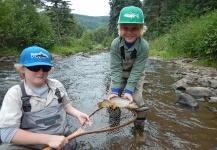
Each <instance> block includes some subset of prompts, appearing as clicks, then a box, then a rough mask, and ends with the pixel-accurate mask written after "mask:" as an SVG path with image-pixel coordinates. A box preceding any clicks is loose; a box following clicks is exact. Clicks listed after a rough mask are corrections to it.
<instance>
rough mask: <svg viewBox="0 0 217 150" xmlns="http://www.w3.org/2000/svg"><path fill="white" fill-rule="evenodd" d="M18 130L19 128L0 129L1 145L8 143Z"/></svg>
mask: <svg viewBox="0 0 217 150" xmlns="http://www.w3.org/2000/svg"><path fill="white" fill-rule="evenodd" d="M18 129H19V128H14V127H10V128H1V129H0V135H1V141H2V142H3V143H10V142H11V140H12V138H13V137H14V135H15V133H16V132H17V130H18Z"/></svg>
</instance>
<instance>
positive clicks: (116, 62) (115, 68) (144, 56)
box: [110, 37, 149, 92]
mask: <svg viewBox="0 0 217 150" xmlns="http://www.w3.org/2000/svg"><path fill="white" fill-rule="evenodd" d="M122 46H124V53H125V60H124V59H123V58H122V55H121V47H122ZM134 50H136V58H135V60H133V66H132V69H131V70H130V74H129V77H128V80H127V85H126V87H125V89H127V90H130V91H132V92H133V91H134V89H135V87H136V85H137V81H138V79H139V77H140V76H141V74H142V72H143V71H144V69H145V64H146V62H147V60H148V55H149V44H148V42H147V41H146V40H145V39H143V38H142V37H141V38H138V39H137V40H136V41H135V43H134V45H133V46H132V47H131V48H128V47H127V46H126V44H125V41H124V39H123V38H121V37H117V38H115V39H114V40H113V41H112V44H111V50H110V70H111V80H112V88H115V89H117V88H121V79H122V75H123V70H124V69H123V61H131V53H132V51H134Z"/></svg>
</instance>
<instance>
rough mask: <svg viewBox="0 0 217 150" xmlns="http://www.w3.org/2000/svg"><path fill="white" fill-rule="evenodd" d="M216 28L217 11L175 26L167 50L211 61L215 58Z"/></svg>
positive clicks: (216, 56) (216, 44) (216, 50)
mask: <svg viewBox="0 0 217 150" xmlns="http://www.w3.org/2000/svg"><path fill="white" fill-rule="evenodd" d="M216 27H217V11H214V12H212V13H208V14H206V15H203V16H201V17H200V18H194V19H192V18H191V19H189V20H188V22H186V23H184V24H175V25H173V27H172V29H171V33H170V37H169V49H171V50H173V51H174V50H175V51H180V52H183V53H184V54H187V55H190V56H198V57H204V58H207V59H208V60H211V61H212V60H214V59H216V58H217V49H216V47H217V28H216Z"/></svg>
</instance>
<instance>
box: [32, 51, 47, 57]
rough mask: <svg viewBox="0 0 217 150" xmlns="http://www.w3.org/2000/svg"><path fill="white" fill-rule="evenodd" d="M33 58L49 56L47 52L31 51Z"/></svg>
mask: <svg viewBox="0 0 217 150" xmlns="http://www.w3.org/2000/svg"><path fill="white" fill-rule="evenodd" d="M30 55H31V58H34V57H35V58H49V57H48V55H47V54H45V53H42V52H39V53H31V54H30Z"/></svg>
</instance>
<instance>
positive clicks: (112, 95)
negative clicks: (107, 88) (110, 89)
mask: <svg viewBox="0 0 217 150" xmlns="http://www.w3.org/2000/svg"><path fill="white" fill-rule="evenodd" d="M114 97H118V94H114V93H112V94H110V95H109V96H108V98H107V100H108V101H109V102H111V99H112V98H114Z"/></svg>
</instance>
